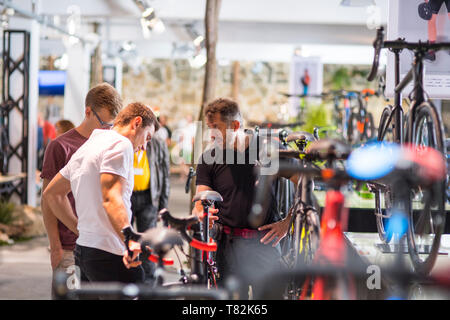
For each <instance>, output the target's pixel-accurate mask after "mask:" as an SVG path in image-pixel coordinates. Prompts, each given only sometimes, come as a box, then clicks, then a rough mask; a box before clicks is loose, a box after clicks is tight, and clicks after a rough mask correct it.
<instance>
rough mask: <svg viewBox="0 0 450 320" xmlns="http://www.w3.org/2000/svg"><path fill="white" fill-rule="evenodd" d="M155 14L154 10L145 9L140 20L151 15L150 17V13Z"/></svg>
mask: <svg viewBox="0 0 450 320" xmlns="http://www.w3.org/2000/svg"><path fill="white" fill-rule="evenodd" d="M154 12H155V9H153V8H151V7H150V8H147V9H145V10H144V12H142V18H148V17H150V16H151V15H152V13H154Z"/></svg>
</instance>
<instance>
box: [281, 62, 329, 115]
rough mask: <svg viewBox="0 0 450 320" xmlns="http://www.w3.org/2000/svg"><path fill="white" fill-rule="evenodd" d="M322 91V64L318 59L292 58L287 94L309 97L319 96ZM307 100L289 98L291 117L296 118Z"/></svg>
mask: <svg viewBox="0 0 450 320" xmlns="http://www.w3.org/2000/svg"><path fill="white" fill-rule="evenodd" d="M322 90H323V64H322V62H321V61H320V58H319V57H301V56H293V58H292V62H291V71H290V79H289V93H290V94H292V95H300V96H306V97H308V96H310V95H318V94H321V93H322ZM307 99H308V98H305V99H302V98H298V97H291V98H290V110H289V114H290V115H291V116H297V115H298V114H299V113H300V112H301V109H302V107H305V106H304V104H306V103H307Z"/></svg>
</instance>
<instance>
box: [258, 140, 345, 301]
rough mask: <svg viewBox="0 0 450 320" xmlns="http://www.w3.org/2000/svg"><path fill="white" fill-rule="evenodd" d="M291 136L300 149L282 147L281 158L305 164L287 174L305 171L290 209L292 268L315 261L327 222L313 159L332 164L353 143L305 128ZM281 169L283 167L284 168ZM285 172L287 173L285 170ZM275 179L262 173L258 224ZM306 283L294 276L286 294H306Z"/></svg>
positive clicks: (285, 257) (286, 254) (289, 260)
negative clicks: (316, 186) (317, 192)
mask: <svg viewBox="0 0 450 320" xmlns="http://www.w3.org/2000/svg"><path fill="white" fill-rule="evenodd" d="M288 139H289V138H288ZM291 139H292V141H296V143H298V144H299V150H279V158H280V159H283V158H289V159H299V161H298V163H297V164H295V165H294V164H293V165H294V166H295V167H296V168H302V170H298V171H295V172H292V171H291V172H290V173H288V174H287V175H288V176H289V175H291V174H293V173H299V172H301V173H302V174H301V178H300V179H299V182H298V184H297V187H296V188H297V189H296V195H295V198H294V204H293V205H292V207H291V209H290V212H291V214H292V221H291V222H290V225H291V227H290V228H289V232H288V235H287V236H286V240H285V243H286V245H285V246H286V248H285V249H284V255H283V256H282V259H283V261H284V262H285V265H286V266H287V267H288V268H289V269H295V268H296V267H297V266H298V265H299V264H306V265H308V264H311V263H312V261H314V259H315V257H316V254H317V250H318V248H319V246H320V243H321V241H322V239H321V232H320V229H321V228H322V227H323V226H321V222H320V207H319V205H318V203H317V200H316V199H315V197H314V195H313V177H312V176H311V175H309V174H308V173H309V172H310V171H309V170H319V169H318V167H317V166H316V165H314V164H313V161H328V166H330V167H332V166H333V163H334V161H335V160H337V159H341V158H343V157H345V155H344V154H348V153H349V152H350V151H349V150H350V149H349V147H348V148H347V147H344V144H342V143H340V142H337V140H331V139H324V140H319V141H316V140H315V138H314V136H313V135H311V134H309V133H304V132H302V133H294V134H293V135H292V136H291ZM307 139H309V141H308V142H310V144H309V146H308V148H307V149H306V150H305V146H306V141H307ZM330 144H336V145H337V149H340V150H336V149H334V147H331V146H330ZM324 148H332V149H333V150H329V152H328V151H324ZM305 151H306V152H305ZM300 159H301V160H300ZM330 170H331V169H330ZM280 171H282V170H281V168H280ZM281 175H282V176H283V175H284V174H281ZM273 179H274V177H273V176H261V177H260V182H259V185H258V188H257V191H256V195H255V201H254V205H253V207H252V212H251V215H250V218H251V221H252V222H253V223H254V224H255V225H257V224H258V223H259V222H261V221H263V220H264V210H262V208H265V207H266V203H265V202H266V201H265V194H266V189H267V188H268V186H269V185H270V183H271V181H272V180H273ZM322 215H323V216H324V215H328V213H326V211H324V212H323V213H322ZM322 219H323V217H322ZM302 286H303V281H299V279H295V278H294V279H290V281H289V284H288V287H287V289H286V292H285V297H286V298H287V299H297V298H299V297H300V295H301V294H302V290H301V289H302Z"/></svg>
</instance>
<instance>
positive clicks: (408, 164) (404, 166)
mask: <svg viewBox="0 0 450 320" xmlns="http://www.w3.org/2000/svg"><path fill="white" fill-rule="evenodd" d="M338 150H340V151H338ZM421 151H422V153H420V154H415V153H414V152H415V150H414V149H412V148H411V147H410V148H400V147H397V146H391V147H390V146H385V145H381V146H376V145H375V146H373V145H368V146H367V147H365V148H361V149H359V150H356V151H353V152H352V153H351V154H350V152H351V150H350V147H349V146H348V145H345V144H343V143H339V142H336V141H332V140H322V141H318V142H314V143H313V144H312V145H311V149H310V150H309V157H310V158H313V159H330V158H331V159H333V158H334V159H337V158H347V157H348V156H349V155H350V156H349V157H348V160H347V163H346V166H345V168H344V169H340V168H336V167H334V168H333V167H332V168H325V169H321V168H317V167H314V166H309V167H304V166H303V165H301V164H293V163H280V169H279V171H280V173H282V174H284V175H286V174H293V173H296V172H301V173H302V174H306V175H310V176H313V177H315V178H321V179H323V180H325V181H327V183H328V185H329V187H330V190H329V191H328V193H327V201H326V205H325V208H324V213H323V218H322V221H321V242H320V244H319V248H318V250H317V252H316V255H315V258H314V260H313V263H312V264H299V265H297V266H296V268H286V270H282V271H280V272H278V273H276V274H275V275H269V276H266V279H267V278H272V277H273V278H274V279H276V282H278V283H280V285H283V286H284V285H290V282H291V281H292V278H296V279H298V280H297V281H299V282H301V281H303V283H304V286H303V288H302V290H301V295H300V297H299V298H302V299H305V298H313V299H331V298H344V299H349V298H355V297H356V289H355V285H354V281H355V280H357V279H360V280H361V279H363V280H366V279H367V269H366V266H365V265H362V263H361V261H348V260H347V257H346V249H345V240H344V239H343V233H342V232H343V231H344V229H345V226H346V215H347V213H346V209H345V208H344V195H343V194H342V193H341V192H340V189H341V188H342V186H344V185H345V184H346V183H347V181H349V180H353V179H356V180H358V181H369V180H373V179H381V178H384V179H387V180H389V181H391V182H392V183H393V184H394V185H395V186H396V188H399V189H401V190H404V191H405V190H406V192H404V193H403V195H402V197H398V198H397V200H398V201H397V202H396V203H395V205H394V207H395V208H396V209H397V210H396V211H395V212H394V215H393V217H394V218H395V221H392V223H391V224H390V226H389V228H388V230H389V232H390V233H391V234H392V235H396V247H397V250H396V252H397V259H396V261H395V265H394V266H393V267H392V268H391V269H387V270H383V274H388V275H389V276H391V277H392V278H393V280H394V282H397V283H398V284H399V285H400V288H399V290H398V291H397V292H395V295H396V296H400V297H403V298H404V297H405V292H406V290H404V288H406V286H407V285H408V282H409V281H410V280H417V279H421V281H429V280H432V281H434V282H440V281H441V282H442V283H443V284H444V286H446V288H447V289H448V288H450V286H449V283H450V282H449V279H448V274H443V275H436V276H435V277H432V278H430V277H427V278H424V276H423V275H420V274H415V273H412V274H411V273H410V272H409V271H408V270H407V269H406V266H405V264H404V261H403V250H401V247H400V245H401V239H402V237H404V234H405V233H407V229H408V226H407V224H408V222H409V220H408V219H407V218H406V217H405V216H404V215H403V214H402V212H404V211H403V210H406V211H407V210H408V208H407V206H408V203H409V201H408V199H409V198H408V197H407V194H408V191H407V190H409V189H410V188H411V187H413V186H414V185H416V184H429V183H432V182H433V181H436V180H439V179H442V177H445V163H444V161H443V158H442V156H441V155H440V154H439V153H437V152H433V150H421ZM411 172H414V173H415V174H411ZM398 218H400V219H398ZM399 220H400V221H399ZM445 276H446V277H445ZM313 279H315V280H314V281H313ZM331 280H333V281H331ZM312 282H313V283H312ZM311 283H312V284H311ZM266 288H267V289H269V288H270V294H269V292H268V291H267V292H265V293H263V296H262V297H257V298H260V299H261V298H266V296H264V295H265V294H269V296H270V297H272V298H273V297H274V296H273V294H274V293H276V292H277V290H276V289H277V288H276V286H275V284H274V283H272V282H270V283H269V284H268V285H267V287H266ZM282 289H283V288H279V287H278V293H280V292H281V291H282ZM333 294H334V295H333ZM341 294H343V296H341Z"/></svg>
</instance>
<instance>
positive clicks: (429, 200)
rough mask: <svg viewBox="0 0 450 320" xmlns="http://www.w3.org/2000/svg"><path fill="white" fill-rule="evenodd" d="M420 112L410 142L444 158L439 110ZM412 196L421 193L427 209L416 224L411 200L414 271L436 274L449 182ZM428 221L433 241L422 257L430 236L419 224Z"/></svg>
mask: <svg viewBox="0 0 450 320" xmlns="http://www.w3.org/2000/svg"><path fill="white" fill-rule="evenodd" d="M416 110H417V111H416V114H415V119H414V123H413V126H412V129H413V131H412V132H410V133H409V135H408V137H409V140H410V142H412V143H413V144H414V145H417V146H427V147H433V148H435V149H436V150H438V151H439V152H441V153H442V154H444V152H445V146H444V130H443V126H442V122H441V120H440V117H439V114H438V113H437V111H436V108H435V107H434V105H433V104H432V103H431V102H423V103H422V104H420V106H419V107H418V108H417V109H416ZM412 192H413V193H414V192H416V194H415V195H417V194H418V193H419V194H420V193H421V194H423V195H424V196H423V198H422V200H421V201H422V202H423V204H424V208H423V211H422V210H419V215H418V219H417V221H416V220H415V219H414V210H413V203H412V201H413V197H411V206H410V207H411V210H410V214H409V218H410V221H409V228H408V236H407V239H408V249H409V250H408V251H409V255H410V257H411V261H412V263H413V266H414V270H415V271H416V272H417V273H419V274H422V275H426V274H428V273H429V272H430V271H431V270H432V268H433V266H434V264H435V262H436V259H437V255H438V252H439V247H440V241H441V235H442V233H443V231H444V227H445V197H444V195H445V179H444V180H443V181H438V182H436V183H433V184H432V185H431V186H430V187H429V188H419V189H418V190H416V189H414V190H412ZM433 207H434V208H435V209H433ZM428 218H429V219H428ZM427 220H428V221H429V223H430V225H429V227H428V228H429V229H428V230H429V231H430V233H428V234H426V236H425V238H426V237H427V236H428V238H430V237H431V238H432V240H431V245H430V246H431V248H430V250H429V254H428V255H427V254H420V253H419V252H420V250H418V249H419V246H420V245H421V240H422V238H424V234H425V232H426V229H425V226H423V224H420V225H419V223H420V222H422V221H424V222H426V221H427ZM421 227H422V228H421ZM416 231H417V234H416ZM433 232H434V233H433ZM419 233H420V235H419ZM432 235H434V236H432Z"/></svg>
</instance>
